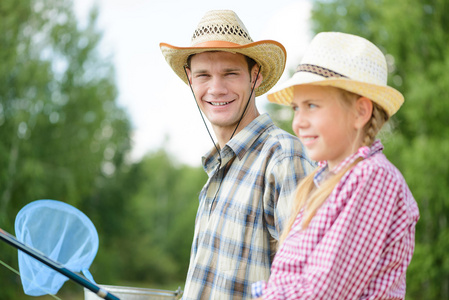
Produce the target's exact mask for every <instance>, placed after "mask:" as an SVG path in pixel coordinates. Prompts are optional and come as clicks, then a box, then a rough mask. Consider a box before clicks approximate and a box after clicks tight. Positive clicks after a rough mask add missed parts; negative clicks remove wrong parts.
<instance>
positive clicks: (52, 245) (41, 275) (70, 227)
mask: <svg viewBox="0 0 449 300" xmlns="http://www.w3.org/2000/svg"><path fill="white" fill-rule="evenodd" d="M15 233H16V237H17V239H18V240H19V241H21V242H22V243H24V244H26V245H29V246H31V247H33V248H34V249H36V250H39V251H40V252H42V253H43V254H45V255H46V256H47V257H49V258H50V259H52V260H55V261H57V262H59V263H61V264H62V265H64V267H66V268H67V269H69V270H71V271H74V272H83V274H84V276H85V277H86V278H87V279H89V280H91V281H92V282H94V281H93V278H92V275H91V274H90V273H89V270H88V269H89V267H90V265H91V264H92V262H93V260H94V258H95V256H96V254H97V251H98V234H97V230H96V229H95V226H94V224H93V223H92V222H91V221H90V219H89V218H88V217H87V216H86V215H85V214H84V213H82V212H81V211H80V210H78V209H77V208H75V207H73V206H71V205H69V204H67V203H64V202H60V201H56V200H37V201H34V202H31V203H29V204H28V205H26V206H24V207H23V208H22V209H21V210H20V211H19V213H18V214H17V216H16V221H15ZM18 252H19V253H18V256H19V270H20V274H21V280H22V285H23V290H24V292H25V294H27V295H31V296H41V295H45V294H56V293H57V292H58V291H59V289H60V288H61V287H62V285H63V284H64V282H66V281H67V280H68V278H67V277H65V276H64V275H62V274H60V273H58V272H57V271H55V270H53V269H51V268H49V267H47V266H46V265H44V264H43V263H41V262H39V261H37V260H36V259H34V258H32V257H31V256H28V255H27V254H25V253H23V252H22V251H18Z"/></svg>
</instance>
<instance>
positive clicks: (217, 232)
mask: <svg viewBox="0 0 449 300" xmlns="http://www.w3.org/2000/svg"><path fill="white" fill-rule="evenodd" d="M221 160H222V161H221V164H220V163H219V155H218V153H217V151H216V150H214V149H213V150H212V151H211V152H209V153H208V154H207V155H206V156H205V157H203V166H204V169H205V171H206V172H207V174H208V176H209V179H208V181H207V183H206V184H205V186H204V187H203V189H202V191H201V193H200V197H199V199H200V203H199V208H198V213H197V217H196V221H195V234H194V238H193V244H192V249H191V257H190V266H189V271H188V274H187V280H186V286H185V289H184V295H183V299H195V300H197V299H244V298H250V296H251V283H253V282H256V281H258V280H262V279H268V276H269V273H270V267H271V262H272V258H273V257H274V251H275V248H276V240H277V239H278V237H279V232H281V230H282V222H283V221H285V219H286V218H288V216H289V214H290V210H289V208H290V206H289V203H290V202H291V201H289V198H290V196H291V195H292V193H293V191H294V190H295V188H296V186H297V183H298V181H299V180H300V179H301V178H302V177H304V176H305V173H306V171H307V172H308V171H311V170H312V169H313V166H312V163H311V162H310V161H309V160H308V158H306V157H305V156H304V152H303V147H302V144H301V143H300V142H299V140H298V139H297V138H296V137H294V136H293V135H290V134H288V133H286V132H285V131H283V130H281V129H279V128H277V127H276V126H275V125H274V124H273V122H272V120H271V119H270V117H269V116H268V115H267V114H263V115H261V116H259V117H258V118H256V119H255V120H253V121H252V122H251V123H250V124H249V125H248V126H246V127H245V128H244V129H243V130H242V131H240V132H239V133H238V134H237V135H236V136H235V137H234V138H233V139H232V140H231V141H229V142H228V143H227V144H226V145H225V147H223V149H222V150H221Z"/></svg>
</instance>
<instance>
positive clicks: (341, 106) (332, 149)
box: [291, 85, 362, 170]
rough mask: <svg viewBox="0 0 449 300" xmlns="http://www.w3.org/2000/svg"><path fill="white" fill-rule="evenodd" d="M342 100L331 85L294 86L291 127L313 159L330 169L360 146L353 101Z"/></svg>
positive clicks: (338, 92) (337, 91) (340, 95)
mask: <svg viewBox="0 0 449 300" xmlns="http://www.w3.org/2000/svg"><path fill="white" fill-rule="evenodd" d="M350 102H351V103H348V101H344V100H343V94H342V92H341V91H340V90H339V89H337V88H334V87H328V86H314V85H301V86H295V87H294V97H293V101H292V104H291V106H292V108H293V110H294V114H295V115H294V119H293V124H292V127H293V130H294V132H295V133H296V135H297V136H298V137H299V138H300V139H301V141H302V143H303V144H304V146H305V147H306V148H307V153H308V154H309V157H310V158H311V159H312V160H315V161H327V162H328V165H329V168H330V170H332V168H334V167H335V166H337V165H338V164H339V163H340V162H342V161H343V160H344V159H345V158H346V157H348V156H349V155H351V154H352V153H354V152H355V151H357V149H358V148H359V147H360V146H361V144H362V143H361V141H360V140H361V139H360V137H359V136H360V134H358V133H359V127H360V126H359V125H358V123H357V122H358V121H357V113H356V108H355V103H356V101H355V99H354V100H353V101H350Z"/></svg>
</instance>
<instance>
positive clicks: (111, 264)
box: [89, 150, 207, 288]
mask: <svg viewBox="0 0 449 300" xmlns="http://www.w3.org/2000/svg"><path fill="white" fill-rule="evenodd" d="M206 178H207V175H206V174H205V172H204V170H203V169H202V168H200V167H196V168H193V167H189V166H184V165H178V164H176V163H175V162H174V159H173V158H171V157H170V156H169V155H168V154H167V153H165V152H164V151H163V150H159V151H156V152H153V153H149V154H148V155H147V156H146V157H144V159H143V160H142V161H140V162H137V163H135V164H133V165H131V166H130V167H129V169H128V170H127V171H126V172H123V173H122V174H120V175H119V176H118V177H117V178H116V180H114V181H110V182H109V183H108V184H107V185H105V186H104V187H103V188H102V189H101V190H99V191H98V193H97V195H96V196H95V197H94V199H92V202H94V203H99V202H100V201H107V203H108V204H109V203H110V204H112V205H113V206H114V207H113V208H111V209H110V210H107V211H104V210H103V208H106V207H105V205H99V206H97V205H94V206H92V211H90V214H89V215H90V216H91V218H92V220H93V222H94V223H95V224H97V228H101V233H99V234H100V236H102V237H104V239H103V241H102V243H101V245H100V250H99V253H98V255H97V257H96V260H95V263H94V265H93V266H92V268H91V270H92V274H93V275H94V276H95V278H96V280H97V281H99V282H102V283H105V284H113V285H118V284H123V282H127V281H128V282H130V281H131V282H147V283H148V284H151V285H153V288H154V285H160V284H170V283H173V282H183V280H184V279H185V276H186V274H187V268H188V262H189V256H190V245H191V242H192V239H193V227H194V221H195V215H196V210H197V207H198V194H199V192H200V190H201V187H202V185H203V184H204V182H205V180H206ZM116 205H117V206H116ZM106 226H107V227H106ZM124 253H126V255H123V254H124ZM105 270H107V271H106V272H105Z"/></svg>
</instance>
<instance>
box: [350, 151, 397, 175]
mask: <svg viewBox="0 0 449 300" xmlns="http://www.w3.org/2000/svg"><path fill="white" fill-rule="evenodd" d="M351 171H353V172H354V173H355V175H369V174H371V173H380V174H384V175H385V176H392V177H393V178H396V179H398V180H401V181H403V180H404V177H403V176H402V174H401V172H400V171H399V169H398V168H397V167H396V166H395V165H394V164H393V163H392V162H390V161H389V160H388V158H387V157H386V156H385V155H384V154H383V153H382V152H377V153H374V154H373V155H371V156H369V157H367V158H365V159H363V160H362V161H360V162H359V163H358V164H357V165H355V166H354V168H353V169H352V170H351Z"/></svg>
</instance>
